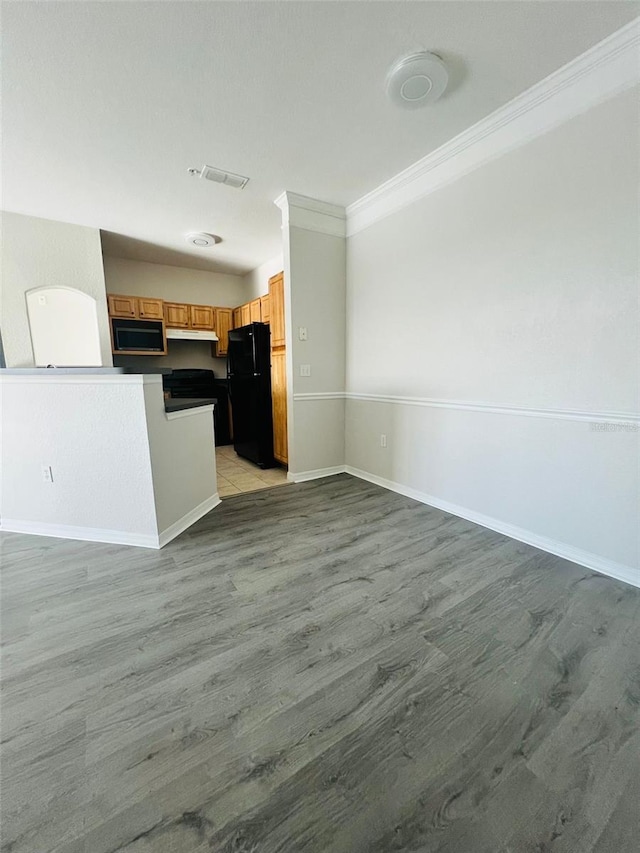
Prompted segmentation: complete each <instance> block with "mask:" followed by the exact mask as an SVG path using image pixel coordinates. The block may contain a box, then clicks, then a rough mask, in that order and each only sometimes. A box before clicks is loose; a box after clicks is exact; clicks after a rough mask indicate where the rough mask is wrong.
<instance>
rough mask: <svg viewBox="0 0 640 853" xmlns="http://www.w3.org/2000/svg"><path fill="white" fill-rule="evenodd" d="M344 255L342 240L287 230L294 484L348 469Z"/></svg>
mask: <svg viewBox="0 0 640 853" xmlns="http://www.w3.org/2000/svg"><path fill="white" fill-rule="evenodd" d="M291 211H292V212H291V213H290V214H289V216H290V217H291V218H292V220H293V221H295V217H296V216H304V215H305V212H304V210H303V211H302V213H300V209H297V208H296V207H292V208H291ZM285 218H287V215H286V214H285ZM310 218H311V220H312V223H313V224H314V227H315V225H316V224H317V225H318V226H319V227H322V221H323V214H320V213H318V212H314V213H313V214H312V215H311V217H310ZM327 218H328V219H330V220H331V219H332V217H327ZM345 250H346V241H345V238H344V237H343V236H335V235H334V234H330V233H322V232H321V231H318V230H311V228H302V227H298V226H296V225H294V224H292V222H288V223H286V225H285V227H284V267H285V301H286V312H285V313H286V326H287V377H288V392H289V405H288V421H289V422H288V431H289V472H290V476H291V477H292V478H293V479H301V478H302V479H303V478H304V477H305V476H306V475H308V473H309V472H312V471H318V470H324V469H331V468H336V467H339V466H342V465H344V410H345V409H344V397H343V394H344V387H345V373H344V369H345V299H346V262H345ZM300 327H304V328H305V329H306V331H307V339H306V340H304V341H301V340H300V336H299V329H300ZM301 364H309V365H310V366H311V375H310V376H308V377H306V376H305V377H303V376H301V375H300V365H301ZM331 395H336V397H335V398H332V396H331Z"/></svg>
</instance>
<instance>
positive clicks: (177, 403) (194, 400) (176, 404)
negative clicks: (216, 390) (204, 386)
mask: <svg viewBox="0 0 640 853" xmlns="http://www.w3.org/2000/svg"><path fill="white" fill-rule="evenodd" d="M217 402H218V401H217V400H215V399H212V398H207V397H173V398H172V399H170V400H165V401H164V410H165V412H181V411H182V409H197V408H198V407H199V406H211V405H214V406H215V405H216V403H217Z"/></svg>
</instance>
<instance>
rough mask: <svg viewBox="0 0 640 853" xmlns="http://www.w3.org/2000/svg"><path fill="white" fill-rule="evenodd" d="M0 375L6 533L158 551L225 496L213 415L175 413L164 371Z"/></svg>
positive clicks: (196, 410) (2, 515)
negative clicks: (167, 403)
mask: <svg viewBox="0 0 640 853" xmlns="http://www.w3.org/2000/svg"><path fill="white" fill-rule="evenodd" d="M0 382H1V387H0V390H1V392H2V393H1V396H0V399H1V402H2V411H1V418H0V424H1V427H2V430H1V438H2V441H1V445H2V469H1V480H0V484H1V494H0V498H1V508H0V511H1V517H2V529H3V530H9V531H19V532H24V533H35V534H42V535H50V536H60V537H62V538H70V539H86V540H90V541H98V542H119V543H123V544H130V545H141V546H145V547H150V548H157V547H159V546H161V545H163V544H165V543H166V542H168V541H169V540H170V539H171V538H173V537H174V536H176V535H178V534H179V533H180V532H181V531H182V530H184V529H186V528H187V527H188V526H189V525H190V524H192V523H193V522H194V521H196V520H197V519H198V518H200V517H201V516H202V515H203V514H205V513H206V512H208V511H209V510H211V509H212V508H213V507H214V506H216V505H217V504H218V503H219V498H218V496H217V484H216V468H215V447H214V432H213V412H212V411H211V410H209V411H205V410H203V409H193V410H189V411H188V412H187V413H180V415H179V416H178V417H175V416H170V417H171V418H172V419H169V418H168V417H167V416H166V415H165V412H164V400H163V395H162V378H161V377H160V376H159V375H155V376H141V375H128V376H123V375H113V374H112V375H96V374H93V375H89V374H86V373H85V374H79V375H78V374H75V375H74V374H70V375H64V374H63V375H56V376H52V375H47V376H44V375H42V376H34V375H30V376H29V375H9V374H2V375H1V376H0ZM45 466H51V469H52V472H53V482H45V481H44V479H43V474H42V469H43V467H45Z"/></svg>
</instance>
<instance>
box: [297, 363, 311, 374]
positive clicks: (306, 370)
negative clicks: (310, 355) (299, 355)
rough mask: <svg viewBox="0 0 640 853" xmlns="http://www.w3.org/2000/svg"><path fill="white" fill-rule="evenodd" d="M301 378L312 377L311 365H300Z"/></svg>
mask: <svg viewBox="0 0 640 853" xmlns="http://www.w3.org/2000/svg"><path fill="white" fill-rule="evenodd" d="M300 376H311V365H310V364H301V365H300Z"/></svg>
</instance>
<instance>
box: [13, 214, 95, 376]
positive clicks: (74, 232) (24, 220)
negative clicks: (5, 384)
mask: <svg viewBox="0 0 640 853" xmlns="http://www.w3.org/2000/svg"><path fill="white" fill-rule="evenodd" d="M44 286H49V287H57V286H62V287H74V288H77V289H78V290H82V291H83V292H84V293H87V294H89V296H92V297H93V298H94V299H95V300H96V302H97V311H98V326H99V332H100V351H101V354H102V364H103V365H110V364H111V363H112V362H111V343H110V338H109V320H108V315H107V303H106V297H105V284H104V272H103V267H102V250H101V245H100V232H99V231H98V230H97V229H96V228H85V227H84V226H81V225H70V224H68V223H66V222H53V221H52V220H50V219H39V218H36V217H33V216H23V215H21V214H19V213H9V212H7V211H3V212H2V287H1V296H2V299H1V301H0V328H1V329H2V341H3V345H4V353H5V359H6V363H7V367H33V365H34V359H33V350H32V348H31V335H30V332H29V321H28V316H27V303H26V298H25V293H26V292H27V291H28V290H31V289H32V288H34V287H44Z"/></svg>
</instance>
